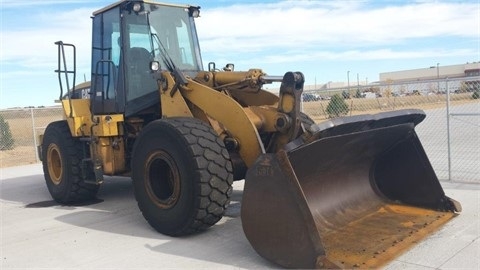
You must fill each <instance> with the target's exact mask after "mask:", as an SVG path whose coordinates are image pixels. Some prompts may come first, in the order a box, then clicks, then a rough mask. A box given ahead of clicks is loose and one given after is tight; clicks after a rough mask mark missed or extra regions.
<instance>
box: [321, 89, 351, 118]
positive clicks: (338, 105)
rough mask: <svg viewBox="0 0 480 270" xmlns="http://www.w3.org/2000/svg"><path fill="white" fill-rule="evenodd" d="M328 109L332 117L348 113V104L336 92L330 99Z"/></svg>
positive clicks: (329, 115)
mask: <svg viewBox="0 0 480 270" xmlns="http://www.w3.org/2000/svg"><path fill="white" fill-rule="evenodd" d="M326 111H327V114H328V117H330V118H333V117H339V116H342V115H346V114H348V105H347V103H346V102H345V100H344V99H343V98H342V97H341V96H340V95H339V94H335V95H333V96H332V99H330V102H329V103H328V105H327V110H326Z"/></svg>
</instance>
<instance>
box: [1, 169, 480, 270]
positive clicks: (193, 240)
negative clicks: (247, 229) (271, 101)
mask: <svg viewBox="0 0 480 270" xmlns="http://www.w3.org/2000/svg"><path fill="white" fill-rule="evenodd" d="M442 185H443V186H444V190H445V192H446V194H447V195H448V196H450V197H452V198H454V199H456V200H458V201H460V202H461V204H462V206H463V212H462V213H460V215H458V216H457V217H455V218H454V219H453V220H452V221H450V222H449V223H447V224H446V225H445V226H444V227H443V228H442V229H440V230H439V231H438V232H436V233H434V234H433V235H431V236H430V237H428V238H427V239H425V240H423V241H422V242H420V243H419V244H418V245H416V246H415V247H414V248H413V249H411V250H410V251H408V252H406V253H405V254H403V255H401V256H400V257H398V258H397V259H396V260H394V261H392V262H391V263H390V264H388V265H387V266H385V269H405V268H410V269H452V268H455V269H460V268H462V269H480V240H479V239H480V218H479V214H480V185H479V184H459V183H452V182H442ZM242 188H243V181H239V182H235V183H234V192H233V200H232V203H231V205H230V207H229V208H228V211H227V213H226V215H225V217H224V218H223V219H222V220H221V221H220V222H219V223H217V224H216V225H215V226H213V227H212V228H210V229H209V230H207V231H205V232H203V233H200V234H197V235H192V236H188V237H180V238H172V237H168V236H164V235H161V234H158V233H157V232H155V231H154V230H153V229H152V228H151V227H150V226H149V225H148V224H147V222H146V221H145V219H144V218H143V217H142V215H141V213H140V211H139V210H138V207H137V204H136V201H135V198H134V195H133V189H132V183H131V180H130V179H129V178H120V177H107V178H106V181H105V183H104V185H103V186H102V187H101V189H100V192H99V194H98V200H96V201H94V202H93V203H91V204H88V205H79V206H61V205H58V204H56V203H55V202H53V201H52V199H51V197H50V195H49V193H48V190H47V188H46V185H45V182H44V178H43V172H42V169H41V166H40V164H34V165H27V166H19V167H11V168H4V169H1V170H0V203H1V207H0V210H1V220H0V225H1V226H0V228H1V229H0V236H1V238H0V254H1V256H0V257H1V262H0V269H40V268H42V269H67V268H68V269H259V268H260V269H274V268H278V266H276V265H273V264H271V263H269V262H267V261H265V260H264V259H262V258H261V257H260V256H259V255H258V254H257V253H256V252H255V251H254V250H253V248H252V247H251V246H250V244H249V243H248V241H247V239H246V238H245V235H244V233H243V231H242V226H241V220H240V204H241V197H242ZM279 214H281V213H279Z"/></svg>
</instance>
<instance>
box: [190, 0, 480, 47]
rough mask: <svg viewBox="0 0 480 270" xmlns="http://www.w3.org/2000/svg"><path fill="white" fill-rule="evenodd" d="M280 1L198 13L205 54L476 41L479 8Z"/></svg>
mask: <svg viewBox="0 0 480 270" xmlns="http://www.w3.org/2000/svg"><path fill="white" fill-rule="evenodd" d="M366 3H367V2H360V1H353V2H350V1H335V2H323V1H293V2H291V1H285V2H279V3H276V4H254V5H234V6H231V7H228V8H224V7H222V8H213V9H209V10H205V11H202V17H201V18H200V19H198V20H197V25H198V32H199V35H200V37H201V39H203V43H202V49H203V50H204V51H205V52H215V51H218V50H222V51H225V50H226V49H225V48H228V50H231V51H236V52H253V51H261V50H267V49H272V48H295V47H302V48H325V47H332V46H333V47H340V48H358V47H369V46H388V45H392V44H399V43H402V42H405V41H408V40H412V39H418V38H430V37H437V36H453V37H458V38H478V36H479V32H478V27H475V26H478V25H479V23H480V22H479V4H475V3H456V2H453V3H432V2H422V3H409V4H406V5H397V6H373V7H372V6H369V7H368V8H366V6H365V5H366Z"/></svg>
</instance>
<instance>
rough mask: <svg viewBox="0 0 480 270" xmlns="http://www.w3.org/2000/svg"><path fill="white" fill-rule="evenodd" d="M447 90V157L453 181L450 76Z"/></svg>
mask: <svg viewBox="0 0 480 270" xmlns="http://www.w3.org/2000/svg"><path fill="white" fill-rule="evenodd" d="M445 85H446V86H445V89H446V90H445V92H446V93H447V109H446V111H447V149H448V150H447V151H448V152H447V158H448V181H452V152H451V151H452V150H451V143H452V141H451V139H450V90H449V88H448V78H446V79H445Z"/></svg>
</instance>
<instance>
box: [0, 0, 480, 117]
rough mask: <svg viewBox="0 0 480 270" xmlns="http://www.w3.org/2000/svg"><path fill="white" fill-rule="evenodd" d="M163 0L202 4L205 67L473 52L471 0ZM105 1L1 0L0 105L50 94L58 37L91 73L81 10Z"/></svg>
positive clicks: (320, 75)
mask: <svg viewBox="0 0 480 270" xmlns="http://www.w3.org/2000/svg"><path fill="white" fill-rule="evenodd" d="M163 1H164V2H170V3H181V4H191V5H199V6H201V14H200V18H198V19H196V24H197V32H198V36H199V41H200V47H201V50H202V58H203V62H204V67H205V69H207V64H208V63H209V62H215V63H216V66H217V67H222V66H225V64H227V63H234V64H235V70H248V69H250V68H261V69H262V70H263V71H264V72H266V73H267V74H268V75H283V74H285V72H287V71H301V72H303V73H304V75H305V78H306V84H310V85H314V84H315V85H321V84H325V83H328V82H345V81H347V80H349V81H350V82H352V84H353V83H356V82H357V77H358V78H359V80H360V81H362V82H369V83H371V82H375V81H378V80H379V73H382V72H391V71H397V70H408V69H417V68H428V67H431V66H436V65H437V63H438V65H439V67H440V68H441V66H442V65H443V66H446V65H456V64H464V63H467V62H470V63H471V62H477V61H479V60H480V1H479V0H475V1H468V0H464V1H427V0H423V1H422V0H420V1H413V0H410V1H408V0H407V1H400V0H395V1H394V0H391V1H374V0H372V1H368V0H364V1H360V0H355V1H346V0H345V1H328V0H325V1H301V0H296V1H282V0H263V1H262V0H255V1H253V0H246V1H227V0H181V1H177V0H170V1H169V0H163ZM188 1H190V2H188ZM113 2H114V1H113V0H110V1H105V0H0V20H1V21H0V28H1V33H0V109H4V108H11V107H25V106H51V105H54V104H55V103H54V100H55V99H58V96H59V93H60V90H59V86H58V75H57V74H56V73H54V70H55V69H56V68H57V47H56V45H54V42H55V41H58V40H62V41H64V42H66V43H72V44H75V45H76V47H77V82H78V83H79V82H83V81H84V80H85V79H86V80H90V53H91V48H90V47H91V18H90V17H91V15H92V13H93V11H95V10H97V9H100V8H102V7H104V6H107V5H109V4H111V3H113ZM357 74H358V75H357Z"/></svg>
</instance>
